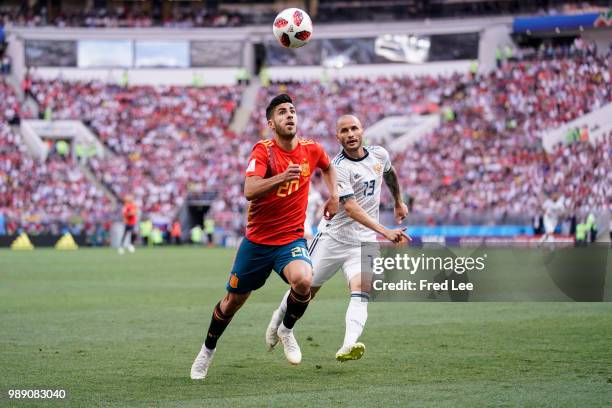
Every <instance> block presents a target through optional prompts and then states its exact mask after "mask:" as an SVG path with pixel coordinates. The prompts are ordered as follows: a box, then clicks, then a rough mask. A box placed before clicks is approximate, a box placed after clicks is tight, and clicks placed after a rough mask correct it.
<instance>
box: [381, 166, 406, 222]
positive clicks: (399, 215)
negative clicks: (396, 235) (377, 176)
mask: <svg viewBox="0 0 612 408" xmlns="http://www.w3.org/2000/svg"><path fill="white" fill-rule="evenodd" d="M383 179H384V180H385V184H386V185H387V187H389V191H391V195H392V196H393V201H394V202H395V205H394V207H395V208H394V212H395V220H396V221H397V223H398V224H399V223H401V222H402V220H403V219H404V218H406V216H407V215H408V207H406V204H404V201H403V200H402V192H401V190H400V185H399V179H398V177H397V172H396V171H395V168H394V167H393V166H391V167H390V168H389V170H388V171H386V172H385V173H384V174H383Z"/></svg>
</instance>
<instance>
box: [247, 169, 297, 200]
mask: <svg viewBox="0 0 612 408" xmlns="http://www.w3.org/2000/svg"><path fill="white" fill-rule="evenodd" d="M301 172H302V169H301V167H300V165H299V164H290V165H289V166H288V167H287V169H286V170H285V171H283V172H282V173H279V174H277V175H276V176H272V177H268V178H263V177H260V176H249V177H247V178H246V180H245V181H244V196H245V197H246V199H247V200H248V201H252V200H255V199H257V198H259V197H261V196H263V195H264V194H266V193H267V192H268V191H270V190H272V189H274V188H275V187H277V186H278V185H279V184H282V183H285V182H288V181H292V180H299V179H300V173H301Z"/></svg>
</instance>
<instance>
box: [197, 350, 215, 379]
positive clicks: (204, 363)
mask: <svg viewBox="0 0 612 408" xmlns="http://www.w3.org/2000/svg"><path fill="white" fill-rule="evenodd" d="M215 350H217V349H216V348H215V349H213V350H209V349H207V348H206V347H205V346H202V349H201V350H200V352H199V353H198V355H197V357H196V358H195V360H194V361H193V364H192V365H191V379H192V380H203V379H204V378H206V373H208V367H209V366H210V363H211V361H212V359H213V356H214V355H215Z"/></svg>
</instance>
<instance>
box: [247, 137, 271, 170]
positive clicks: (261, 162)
mask: <svg viewBox="0 0 612 408" xmlns="http://www.w3.org/2000/svg"><path fill="white" fill-rule="evenodd" d="M267 168H268V150H267V148H266V146H264V145H263V143H257V144H256V145H255V146H253V151H252V152H251V156H250V157H249V164H248V165H247V169H246V176H247V177H250V176H259V177H263V176H265V175H266V170H267Z"/></svg>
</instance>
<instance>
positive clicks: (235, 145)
mask: <svg viewBox="0 0 612 408" xmlns="http://www.w3.org/2000/svg"><path fill="white" fill-rule="evenodd" d="M241 90H242V88H241V87H240V86H236V87H207V88H198V87H158V88H156V87H149V86H134V87H128V88H124V87H121V86H116V85H105V84H102V83H98V82H91V83H76V84H75V83H68V82H61V81H51V82H46V81H34V82H33V84H32V88H31V92H32V94H33V95H34V96H35V98H36V99H37V101H38V102H39V104H40V106H41V108H42V110H45V109H46V108H47V107H49V106H51V107H52V110H53V117H54V118H56V119H82V120H85V121H86V123H88V124H89V125H90V126H91V128H92V129H93V130H94V131H95V132H96V133H97V134H98V136H99V137H100V139H101V141H102V142H104V144H105V145H106V146H107V147H108V149H109V154H108V155H107V156H108V157H105V158H102V159H92V160H91V161H90V166H91V168H92V169H93V171H94V173H95V174H96V175H97V176H98V177H99V178H100V180H102V182H103V183H105V184H106V185H107V186H108V187H109V188H110V189H111V191H113V192H114V193H115V194H116V196H117V197H119V198H123V197H125V195H126V194H128V193H131V194H133V195H134V196H135V198H136V201H137V202H138V203H139V205H140V207H141V209H142V211H144V212H146V213H149V212H153V213H163V214H166V215H167V216H170V214H172V213H173V211H174V210H176V209H177V208H178V207H180V205H181V204H182V202H183V200H184V198H185V196H186V195H187V193H188V191H196V190H198V189H204V190H207V189H210V188H211V186H214V187H216V186H217V185H220V182H221V181H223V180H225V177H223V174H234V173H235V172H236V170H237V167H236V166H238V160H237V158H238V157H239V155H238V154H237V150H238V149H240V147H241V145H240V140H238V139H237V138H236V135H234V134H233V133H232V132H231V131H230V130H229V129H228V127H229V124H230V120H231V118H232V114H233V111H234V109H235V107H236V105H237V103H238V100H239V97H240V94H241ZM238 173H240V172H238ZM230 189H231V188H230Z"/></svg>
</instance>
